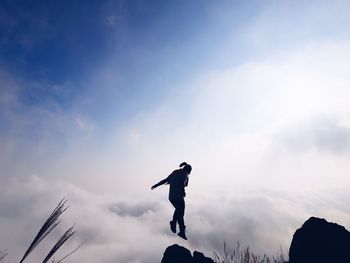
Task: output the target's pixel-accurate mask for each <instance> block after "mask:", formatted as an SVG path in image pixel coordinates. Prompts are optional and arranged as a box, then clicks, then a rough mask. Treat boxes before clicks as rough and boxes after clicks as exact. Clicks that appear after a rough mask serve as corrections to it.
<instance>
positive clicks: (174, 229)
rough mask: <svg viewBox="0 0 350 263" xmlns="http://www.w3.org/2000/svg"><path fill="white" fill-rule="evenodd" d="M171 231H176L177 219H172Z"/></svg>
mask: <svg viewBox="0 0 350 263" xmlns="http://www.w3.org/2000/svg"><path fill="white" fill-rule="evenodd" d="M169 223H170V229H171V232H173V233H176V221H170V222H169Z"/></svg>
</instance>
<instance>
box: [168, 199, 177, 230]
mask: <svg viewBox="0 0 350 263" xmlns="http://www.w3.org/2000/svg"><path fill="white" fill-rule="evenodd" d="M169 201H170V203H171V204H172V205H173V206H174V208H175V211H174V214H173V220H172V221H170V222H169V223H170V229H171V231H172V232H173V233H176V222H177V217H178V215H177V214H178V210H177V204H176V201H173V200H169Z"/></svg>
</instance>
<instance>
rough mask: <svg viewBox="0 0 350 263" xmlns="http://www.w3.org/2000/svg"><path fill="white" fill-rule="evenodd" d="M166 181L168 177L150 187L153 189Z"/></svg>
mask: <svg viewBox="0 0 350 263" xmlns="http://www.w3.org/2000/svg"><path fill="white" fill-rule="evenodd" d="M166 183H168V177H167V178H165V179H164V180H162V181H160V182H159V183H157V184H155V185H153V186H152V187H151V189H152V190H153V189H154V188H157V187H158V186H160V185H163V184H166Z"/></svg>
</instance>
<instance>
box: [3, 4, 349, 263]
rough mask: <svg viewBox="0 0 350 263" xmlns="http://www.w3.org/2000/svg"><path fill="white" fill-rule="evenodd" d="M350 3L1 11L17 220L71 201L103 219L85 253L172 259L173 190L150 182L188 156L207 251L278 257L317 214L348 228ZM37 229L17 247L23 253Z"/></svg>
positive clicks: (7, 192) (6, 150)
mask: <svg viewBox="0 0 350 263" xmlns="http://www.w3.org/2000/svg"><path fill="white" fill-rule="evenodd" d="M348 10H349V3H348V2H347V1H332V2H330V1H287V0H284V1H204V0H203V1H142V0H139V1H136V0H135V1H131V0H130V1H74V2H73V3H71V2H69V1H1V3H0V32H1V34H0V167H1V168H0V179H1V180H2V181H3V182H6V183H4V184H2V185H3V186H2V187H5V186H6V187H5V189H3V191H2V192H1V194H0V197H1V198H0V200H3V201H2V202H0V211H7V212H8V211H10V212H9V214H15V215H22V214H21V213H24V212H23V211H27V210H26V209H29V208H31V209H34V208H35V211H34V212H33V211H32V213H33V216H32V217H30V218H28V222H33V225H35V222H36V221H37V219H38V218H41V217H42V214H45V212H46V211H47V210H50V208H51V207H53V206H54V205H55V204H56V200H59V199H60V198H61V196H62V195H65V196H67V197H68V199H70V200H71V202H72V207H75V208H74V210H73V209H72V213H71V215H70V217H71V218H72V219H73V220H76V221H77V222H78V224H79V222H80V220H79V218H82V217H84V218H87V221H86V222H81V226H80V227H81V228H80V231H81V234H80V236H79V237H78V240H77V242H78V241H79V240H83V241H84V242H87V244H88V245H86V248H83V250H82V252H81V254H80V256H81V257H80V258H76V259H72V260H77V262H78V261H79V262H81V261H82V259H84V255H85V256H86V258H91V257H92V256H96V255H99V257H100V258H99V261H100V262H115V258H116V257H118V258H123V259H124V261H123V262H155V261H157V260H158V261H159V260H160V259H159V255H161V254H162V253H163V250H164V248H165V247H166V246H167V245H169V244H170V243H171V242H173V239H172V237H171V236H170V235H169V233H168V232H167V229H165V227H164V226H163V223H164V222H167V220H168V217H169V215H170V214H171V211H170V207H169V206H168V203H167V200H166V196H167V194H166V191H167V189H166V187H164V188H162V189H159V191H158V189H157V191H156V192H154V191H153V192H151V191H150V189H149V188H150V186H151V185H152V184H153V183H154V182H155V181H158V180H160V179H162V178H163V177H165V176H166V175H167V174H169V173H170V172H171V171H172V170H174V169H176V168H177V166H178V164H180V163H181V162H182V161H187V162H189V163H191V164H192V166H193V173H192V174H191V179H190V187H189V188H188V196H187V203H188V206H189V209H187V211H188V214H187V219H188V224H189V226H191V227H189V230H191V232H189V236H191V238H190V242H189V244H188V245H189V246H190V248H193V249H203V250H206V251H209V252H210V251H212V250H213V249H220V246H221V245H222V244H221V243H220V240H222V239H225V240H226V241H231V242H232V243H234V242H235V241H237V239H239V240H241V241H242V243H243V244H247V245H249V246H250V247H252V248H254V249H256V250H257V251H259V252H261V253H265V252H268V253H270V252H272V253H273V252H274V251H276V250H277V249H278V247H279V245H282V247H283V248H285V249H286V248H287V247H288V245H289V242H290V238H291V235H292V234H293V231H294V230H295V229H296V228H297V227H298V226H300V224H301V223H302V222H303V221H304V220H306V219H307V217H308V216H311V215H314V216H322V217H326V218H328V219H329V220H333V221H337V222H338V223H340V224H344V225H346V224H347V225H346V226H349V225H348V222H350V221H349V213H350V212H349V210H348V207H350V205H349V203H348V201H347V200H350V199H349V198H348V193H349V191H348V190H349V189H348V185H349V183H350V181H349V177H348V174H349V172H350V170H349V165H348V163H349V160H348V159H349V158H348V156H349V152H350V106H349V103H348V101H349V98H350V91H349V88H348V87H349V84H350V71H349V69H350V65H349V61H350V36H349V31H348V28H349V25H350V17H349V16H348V12H347V11H348ZM0 189H1V187H0ZM50 189H51V190H52V189H54V191H50ZM31 200H32V203H31V202H29V201H31ZM33 200H34V201H33ZM42 200H50V202H43V201H42ZM12 203H14V204H15V205H14V206H13V207H12V208H11V206H10V208H9V204H12ZM49 203H50V204H49ZM217 203H220V204H221V206H220V209H218V208H217ZM206 204H209V207H211V209H210V211H207V210H206V209H205V207H206ZM111 207H112V208H113V209H111ZM92 211H93V212H92ZM116 211H117V212H116ZM118 211H121V212H120V213H119V212H118ZM135 211H137V213H136V214H137V215H138V216H136V217H134V216H133V215H134V214H135ZM212 211H216V212H215V213H213V212H212ZM91 212H92V213H91ZM97 213H98V214H101V217H100V218H101V221H102V222H103V227H102V226H101V224H99V225H97V224H96V220H95V219H94V218H93V217H92V215H91V214H97ZM118 213H119V214H118ZM0 214H1V215H5V214H6V213H5V212H4V213H0ZM125 215H128V216H125ZM272 215H273V216H272ZM129 216H130V217H129ZM227 218H231V219H232V220H227ZM260 218H264V219H265V220H264V222H262V221H261V220H260ZM21 220H22V221H21ZM164 220H165V221H164ZM2 222H3V224H2V225H1V224H0V228H5V229H11V228H13V227H14V225H13V224H14V223H13V222H17V226H18V225H22V224H23V219H21V218H20V216H18V217H16V218H12V217H10V216H4V220H3V221H2ZM152 222H153V223H152ZM199 222H200V223H199ZM28 224H29V223H28ZM144 225H147V228H145V227H144ZM219 226H222V227H219ZM286 226H287V227H286ZM33 228H34V227H33ZM130 228H134V229H135V231H134V232H133V231H131V232H130V231H129V232H128V231H126V229H130ZM203 229H204V230H205V231H203ZM227 229H231V230H232V231H227ZM271 229H273V231H272V230H271ZM248 230H249V231H248ZM33 231H34V230H33ZM78 231H79V229H78ZM271 231H272V232H271ZM22 232H28V231H22ZM22 232H21V233H22ZM113 232H118V233H120V235H121V237H123V238H118V237H115V236H114V235H112V234H111V233H113ZM21 233H19V234H17V235H16V236H14V237H13V238H12V239H11V240H1V239H0V248H2V247H6V248H8V249H9V252H11V250H13V251H17V250H21V249H22V250H23V246H25V245H24V244H22V245H21V244H18V240H16V238H17V239H23V240H26V238H28V236H29V233H28V234H26V233H22V234H21ZM150 236H152V242H150V243H152V245H149V247H147V248H145V247H142V246H136V247H135V248H134V252H133V253H130V244H134V243H135V240H139V239H142V240H149V239H150ZM6 242H7V243H6ZM265 244H269V245H265ZM12 255H13V257H14V258H15V253H13V254H12ZM145 255H146V256H145ZM101 257H103V259H101ZM142 258H143V259H142ZM10 259H12V258H10Z"/></svg>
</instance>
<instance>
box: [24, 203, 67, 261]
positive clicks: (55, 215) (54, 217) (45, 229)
mask: <svg viewBox="0 0 350 263" xmlns="http://www.w3.org/2000/svg"><path fill="white" fill-rule="evenodd" d="M66 202H67V200H66V199H65V198H63V199H62V200H61V201H60V202H59V204H58V205H57V207H56V208H55V209H54V210H53V212H52V213H51V215H50V216H49V217H48V218H47V220H46V221H45V223H44V224H43V226H42V227H41V229H40V230H39V232H38V234H37V235H36V236H35V238H34V240H33V241H32V243H31V244H30V246H29V248H28V249H27V251H26V252H25V253H24V255H23V257H22V259H21V261H20V263H22V262H23V261H24V260H25V259H26V258H27V257H28V256H29V254H30V253H31V252H32V251H33V250H34V249H35V248H36V246H37V245H38V244H39V243H40V242H41V241H42V240H43V239H44V238H45V237H46V236H47V235H48V234H49V233H50V232H51V231H52V230H53V229H55V228H56V226H57V225H58V224H59V223H60V221H59V220H58V219H59V217H60V215H62V213H63V212H64V211H66V209H67V208H68V207H65V204H66Z"/></svg>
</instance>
